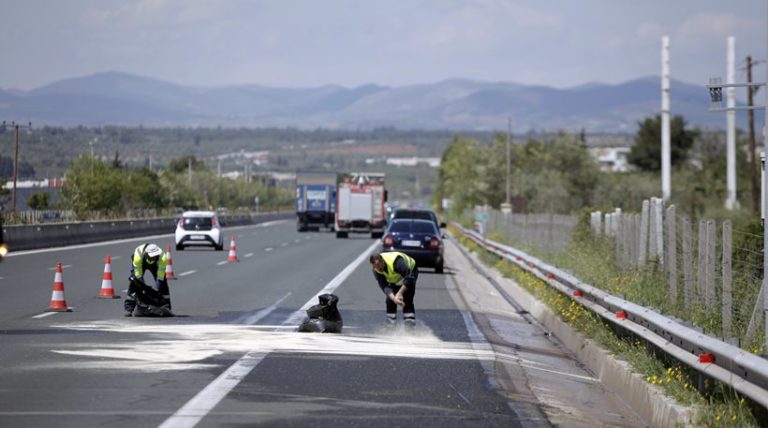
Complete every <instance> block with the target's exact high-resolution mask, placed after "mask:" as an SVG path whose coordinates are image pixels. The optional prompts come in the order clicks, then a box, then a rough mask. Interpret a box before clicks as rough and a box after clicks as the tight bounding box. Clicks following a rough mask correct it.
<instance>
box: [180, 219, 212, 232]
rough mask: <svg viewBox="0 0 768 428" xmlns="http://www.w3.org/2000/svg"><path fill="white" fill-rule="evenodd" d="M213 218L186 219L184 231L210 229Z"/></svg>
mask: <svg viewBox="0 0 768 428" xmlns="http://www.w3.org/2000/svg"><path fill="white" fill-rule="evenodd" d="M211 226H212V222H211V217H185V218H184V229H210V228H211Z"/></svg>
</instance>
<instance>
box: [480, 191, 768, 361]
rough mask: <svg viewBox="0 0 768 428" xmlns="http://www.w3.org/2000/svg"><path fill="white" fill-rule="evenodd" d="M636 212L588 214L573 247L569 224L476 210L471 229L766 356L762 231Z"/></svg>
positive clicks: (656, 207) (651, 204)
mask: <svg viewBox="0 0 768 428" xmlns="http://www.w3.org/2000/svg"><path fill="white" fill-rule="evenodd" d="M638 208H639V212H637V213H624V212H622V211H621V210H620V209H616V210H615V211H613V212H609V213H601V212H593V213H591V215H590V219H589V229H590V230H591V234H589V235H588V236H589V238H584V236H581V237H580V239H575V234H576V231H577V230H578V228H577V226H578V219H577V218H576V217H574V216H562V215H552V214H512V213H507V214H504V213H501V212H498V211H495V210H490V209H487V208H479V209H476V219H478V220H480V221H479V222H478V223H476V228H478V230H480V231H481V232H483V233H485V234H487V235H488V236H491V235H492V236H495V237H496V238H501V239H502V240H503V241H504V242H508V243H509V244H510V245H513V246H517V247H519V248H521V249H527V250H533V251H534V252H535V253H536V254H537V255H538V256H540V257H541V258H543V259H545V260H548V261H550V262H552V263H553V264H556V265H559V266H560V267H562V268H564V269H570V270H572V271H575V273H576V274H577V275H579V276H581V277H582V279H583V280H585V281H589V282H591V283H592V284H593V285H595V286H597V287H599V288H602V289H605V290H606V291H609V292H611V293H613V294H616V295H618V296H619V297H622V298H625V299H627V300H630V301H633V302H635V303H637V304H641V305H644V306H647V307H651V308H654V309H655V310H657V311H659V312H661V313H664V314H666V315H668V316H671V317H673V318H675V319H677V320H678V321H679V322H681V323H682V324H685V325H687V326H689V327H693V328H696V329H698V330H699V331H702V332H705V333H707V334H709V335H712V336H715V337H720V338H722V339H723V340H724V341H726V342H728V343H731V344H734V345H737V346H741V347H742V348H744V349H747V350H750V351H751V352H756V353H757V352H759V351H760V350H761V349H763V346H764V344H765V343H766V342H767V341H766V337H767V336H768V322H765V321H764V312H765V308H764V304H763V301H764V297H763V287H762V277H763V235H762V229H759V230H752V229H738V228H734V226H733V224H732V222H731V221H730V220H725V221H722V222H717V221H715V220H713V219H702V220H699V221H698V222H696V223H694V222H693V221H691V219H690V218H688V217H686V216H683V215H679V214H678V213H677V209H676V207H675V206H674V205H670V206H667V207H664V204H663V202H662V200H661V199H659V198H651V199H649V200H646V201H644V202H643V205H642V207H638ZM587 240H589V242H587ZM763 325H764V326H765V327H764V328H765V330H764V331H763V329H762V328H761V326H763Z"/></svg>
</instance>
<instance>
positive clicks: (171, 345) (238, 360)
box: [0, 221, 641, 428]
mask: <svg viewBox="0 0 768 428" xmlns="http://www.w3.org/2000/svg"><path fill="white" fill-rule="evenodd" d="M225 233H226V234H227V235H226V236H227V241H226V242H227V243H228V242H229V237H230V236H231V235H233V234H234V235H236V243H237V255H238V257H239V259H240V261H239V262H237V263H227V262H226V258H227V251H226V249H225V251H223V252H216V251H213V250H207V249H206V250H186V251H180V252H175V251H174V252H173V263H174V272H175V275H176V276H177V277H178V278H179V279H178V280H176V281H171V282H170V289H171V298H172V301H173V309H174V312H175V313H176V314H177V315H179V316H178V317H175V318H165V319H150V318H125V317H123V309H122V305H123V300H122V299H100V298H98V297H97V295H98V293H99V289H100V287H101V278H102V272H103V270H104V261H105V257H106V256H107V255H110V256H111V257H112V261H113V265H112V270H113V275H114V287H115V290H116V292H117V294H120V295H124V294H125V293H124V289H125V288H127V276H128V264H129V257H130V254H131V252H132V251H133V248H135V247H136V246H137V245H138V244H139V243H141V242H150V241H151V242H156V243H158V244H159V245H162V247H163V248H165V246H166V245H167V244H172V239H173V238H172V236H171V235H165V236H159V237H149V238H144V239H134V240H125V241H120V242H110V243H104V244H96V245H84V246H77V247H70V248H64V249H56V250H44V251H30V252H24V253H16V254H12V255H11V256H10V257H8V258H6V260H5V261H4V262H3V263H2V264H0V426H14V427H21V426H34V427H47V426H50V427H70V426H71V427H83V426H88V427H96V426H108V427H123V426H124V427H131V428H135V427H144V426H146V427H157V426H165V427H185V426H187V427H191V426H199V427H221V426H227V427H229V426H254V425H264V426H321V425H322V426H339V427H342V426H344V427H346V426H365V427H375V426H382V427H384V426H386V427H391V426H418V427H431V426H439V427H447V426H503V427H514V426H548V425H549V424H550V423H551V422H555V423H558V424H564V425H585V426H586V425H592V423H593V422H595V423H598V424H600V425H620V426H636V425H641V424H640V423H639V422H638V421H636V420H635V419H633V416H632V415H631V412H628V411H627V410H626V409H624V408H622V406H621V404H620V403H618V404H617V403H614V402H613V401H612V399H611V397H610V396H611V394H610V393H609V392H606V391H604V390H603V389H602V388H601V387H600V386H599V385H596V384H595V382H594V380H593V378H591V377H590V375H589V374H587V373H583V371H580V370H581V369H579V365H578V364H577V363H576V362H574V361H572V360H570V359H569V357H568V356H567V355H564V354H562V353H561V352H560V351H559V350H557V349H556V347H552V345H551V344H548V342H547V341H546V340H543V339H542V337H543V335H541V334H539V333H540V332H539V333H537V332H535V331H533V330H525V331H522V330H519V329H520V328H525V329H531V328H533V327H531V326H529V325H527V324H526V323H524V322H520V320H519V319H517V318H515V316H514V314H509V315H508V311H509V310H508V309H504V308H500V309H498V310H495V309H494V312H493V314H495V315H493V316H492V317H491V316H489V315H488V314H487V313H486V314H479V315H478V312H477V308H478V307H490V305H500V304H503V302H501V300H502V299H500V298H499V297H498V295H496V296H493V293H486V292H485V291H482V290H484V289H479V288H478V289H475V292H476V293H477V294H476V295H471V294H467V293H465V292H464V291H463V290H462V289H467V290H465V291H468V290H469V289H470V288H473V287H474V286H475V285H477V284H470V283H463V281H467V279H466V278H467V277H466V276H465V275H467V274H470V273H471V272H470V270H471V269H470V268H469V267H468V264H467V263H466V262H465V261H463V260H462V259H461V256H460V255H459V253H458V252H456V251H455V249H454V250H452V252H449V253H448V255H447V256H446V273H445V274H442V275H440V274H435V273H434V272H433V271H432V270H431V269H423V270H422V271H421V274H420V276H419V282H418V286H417V293H416V311H417V318H418V324H417V326H416V328H415V329H413V330H405V329H404V327H403V326H401V325H398V326H396V327H395V328H387V327H386V326H385V325H384V296H383V294H381V292H380V291H379V289H378V287H377V286H376V285H375V282H374V280H373V277H372V275H371V272H370V267H369V265H368V262H367V254H368V253H369V252H370V251H372V250H373V249H374V248H375V247H376V242H375V241H373V240H371V239H369V238H367V237H363V236H359V237H356V236H354V235H353V236H352V237H351V238H350V239H336V238H335V235H334V234H332V233H327V232H309V233H298V232H296V230H295V225H294V224H293V223H292V222H288V221H284V222H275V223H269V224H263V225H256V226H246V227H240V228H230V229H225ZM172 248H173V247H172ZM56 262H61V263H62V265H63V266H64V273H63V279H64V285H65V296H66V302H67V304H68V306H70V307H72V309H73V311H72V312H67V313H47V312H45V309H46V308H48V305H49V302H50V300H51V295H52V285H53V279H54V271H53V268H54V266H55V264H56ZM471 282H472V283H475V282H478V283H479V282H480V281H479V280H476V279H472V280H471ZM478 290H480V291H478ZM322 292H333V293H335V294H336V295H338V296H339V299H340V302H339V309H340V311H341V314H342V316H343V318H344V331H343V333H342V334H338V335H337V334H313V333H298V332H296V326H297V324H298V323H299V322H300V321H301V319H303V316H304V310H305V309H306V308H307V307H309V306H310V305H313V304H315V303H316V302H317V299H316V296H317V295H318V294H320V293H322ZM472 296H474V297H472ZM478 296H480V297H478ZM483 296H484V297H483ZM483 299H491V300H490V302H493V303H490V302H489V303H483V302H482V301H483ZM478 305H480V306H478ZM484 305H485V306H484ZM473 311H474V312H475V315H472V312H473ZM481 312H482V311H481ZM499 319H502V321H504V320H506V321H504V322H507V323H508V324H509V323H511V324H509V325H506V326H504V325H501V324H500V322H501V321H499ZM475 320H477V324H476V323H475ZM483 331H486V332H487V333H483ZM505 332H506V333H508V335H507V334H505ZM489 333H490V336H489ZM521 335H522V336H521ZM516 337H520V338H521V339H520V340H519V343H517V344H511V345H509V346H510V347H512V348H516V349H517V350H518V351H519V350H520V347H521V346H523V347H525V346H528V345H530V344H531V340H535V341H537V342H536V345H535V346H534V347H532V348H531V349H534V350H535V351H536V352H533V353H531V354H530V355H526V356H525V358H526V361H528V360H527V359H528V358H532V359H535V358H540V362H539V363H537V364H540V365H542V366H543V365H546V367H547V370H539V369H538V368H536V370H537V371H536V373H537V374H536V376H531V375H530V373H528V370H529V369H525V368H524V367H526V366H525V364H522V365H521V363H520V361H522V360H521V357H520V355H522V354H520V353H518V354H516V355H517V356H516V357H514V358H502V359H501V360H506V362H500V358H499V355H498V353H497V351H495V350H494V347H493V346H490V345H489V342H488V339H489V338H490V339H491V342H494V343H497V344H498V343H499V342H505V341H516V340H517V339H516ZM542 340H543V343H539V342H540V341H542ZM546 347H549V348H546ZM544 348H546V351H542V349H544ZM518 351H515V352H518ZM537 355H538V357H537ZM507 357H509V355H507ZM510 362H511V363H510ZM510 364H511V366H510ZM521 370H522V371H521ZM550 372H551V373H550ZM518 375H521V376H523V377H525V381H524V382H522V384H521V383H519V382H517V381H516V376H518ZM537 376H538V377H537ZM564 376H565V378H564ZM537 379H538V380H537ZM563 379H566V380H567V379H572V380H575V382H574V383H573V385H571V386H570V388H572V390H567V389H564V390H563V391H561V393H560V394H559V395H558V391H556V390H557V389H559V388H560V386H562V385H563V384H564V381H563ZM537 382H538V383H537ZM565 383H567V382H565ZM542 391H544V392H542ZM579 396H581V398H580V399H577V397H579ZM552 397H556V398H555V399H553V398H552ZM569 397H570V398H569ZM569 400H570V401H569ZM585 400H586V401H587V402H589V403H592V404H590V406H588V409H591V410H589V411H587V412H586V413H585V412H583V411H581V410H575V411H574V410H572V409H571V407H574V406H576V405H575V404H574V402H584V401H585ZM595 402H598V403H602V404H600V405H594V403H595ZM569 406H570V407H569ZM563 421H565V423H563Z"/></svg>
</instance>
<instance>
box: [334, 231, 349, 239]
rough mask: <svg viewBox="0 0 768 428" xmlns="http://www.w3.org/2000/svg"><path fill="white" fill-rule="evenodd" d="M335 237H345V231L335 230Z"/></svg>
mask: <svg viewBox="0 0 768 428" xmlns="http://www.w3.org/2000/svg"><path fill="white" fill-rule="evenodd" d="M336 237H337V238H346V237H347V232H338V231H337V232H336Z"/></svg>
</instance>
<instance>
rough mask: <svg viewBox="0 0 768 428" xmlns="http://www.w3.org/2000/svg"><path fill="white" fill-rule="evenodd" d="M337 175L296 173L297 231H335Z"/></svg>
mask: <svg viewBox="0 0 768 428" xmlns="http://www.w3.org/2000/svg"><path fill="white" fill-rule="evenodd" d="M337 178H338V177H337V174H336V173H329V172H297V173H296V230H297V231H299V232H305V231H307V230H309V229H318V230H319V229H320V228H321V227H324V228H326V229H328V230H333V227H334V218H335V215H336V180H337Z"/></svg>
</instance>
